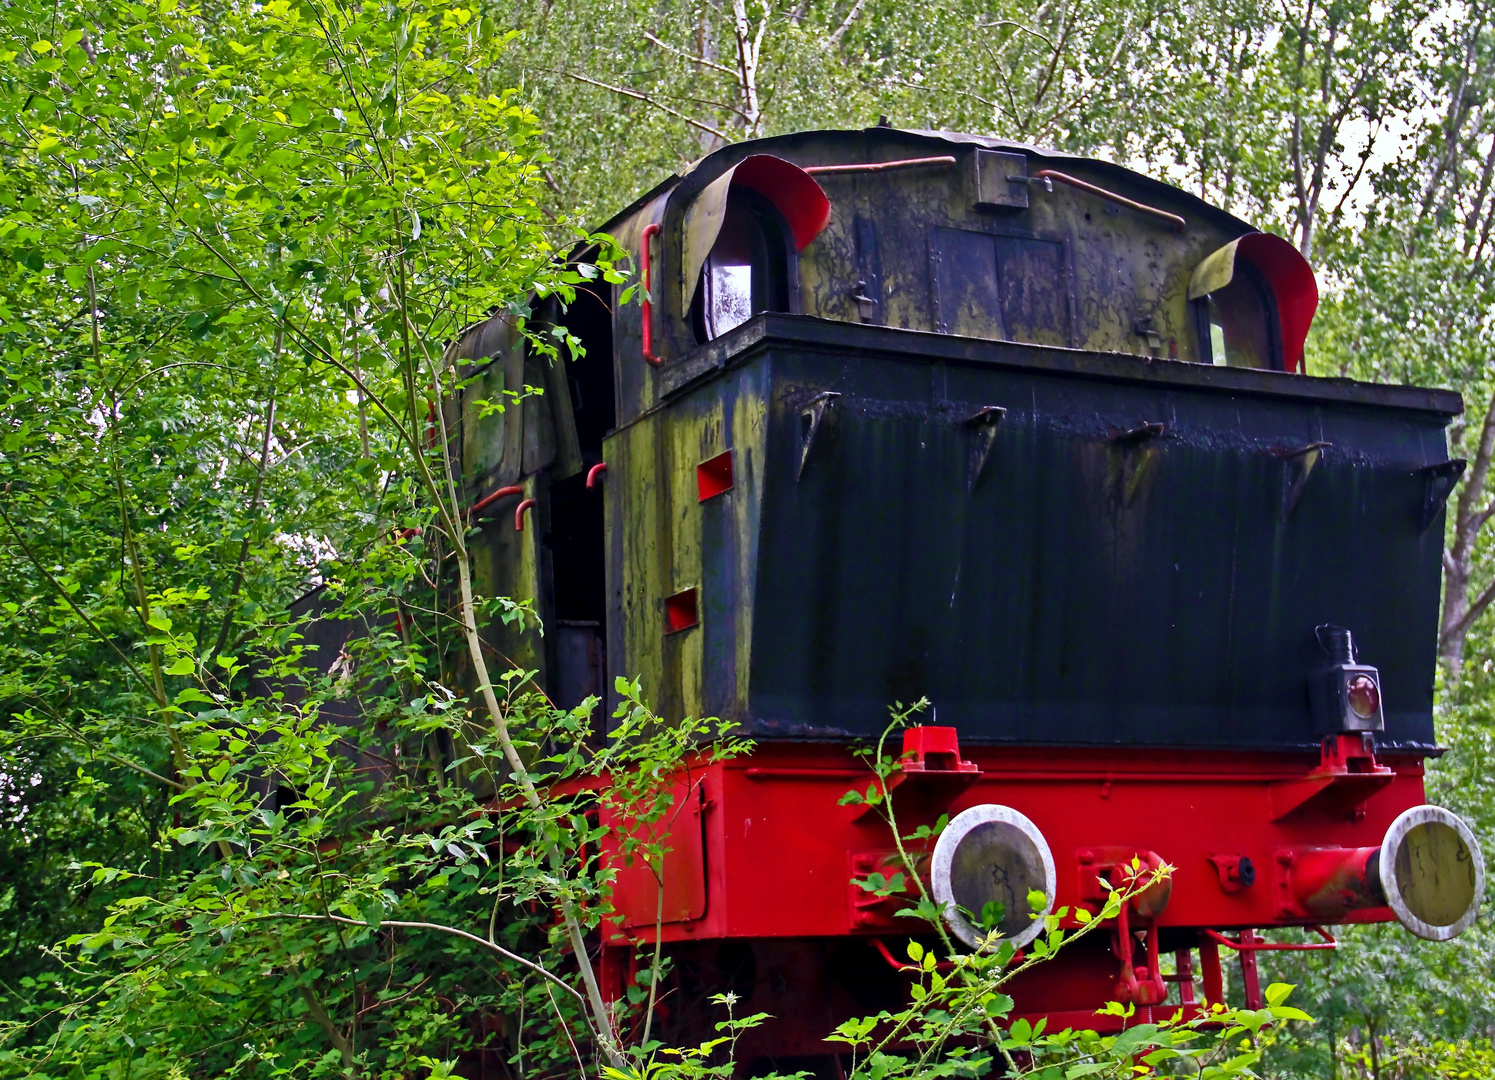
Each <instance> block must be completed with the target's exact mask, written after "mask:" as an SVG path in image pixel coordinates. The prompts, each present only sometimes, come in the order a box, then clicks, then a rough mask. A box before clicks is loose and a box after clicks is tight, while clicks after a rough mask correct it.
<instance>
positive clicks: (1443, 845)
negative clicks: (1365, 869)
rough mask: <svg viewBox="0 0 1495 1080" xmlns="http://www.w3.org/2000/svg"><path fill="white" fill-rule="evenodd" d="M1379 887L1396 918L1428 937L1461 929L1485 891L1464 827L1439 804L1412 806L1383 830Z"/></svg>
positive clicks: (1475, 847) (1481, 866) (1441, 937)
mask: <svg viewBox="0 0 1495 1080" xmlns="http://www.w3.org/2000/svg"><path fill="white" fill-rule="evenodd" d="M1379 869H1380V874H1381V888H1382V890H1383V891H1384V892H1385V894H1386V903H1387V904H1388V905H1389V906H1390V907H1391V910H1392V911H1393V912H1395V913H1396V917H1397V920H1398V921H1399V922H1401V924H1402V925H1403V926H1405V927H1406V928H1407V929H1408V930H1410V931H1411V932H1412V933H1414V934H1416V935H1417V936H1418V937H1420V938H1426V939H1427V940H1429V941H1447V940H1448V939H1449V938H1452V937H1457V936H1458V935H1459V934H1462V933H1463V932H1464V931H1465V930H1467V929H1468V928H1469V926H1470V924H1471V923H1473V922H1474V919H1475V916H1476V915H1477V914H1478V913H1479V902H1480V900H1481V899H1483V898H1484V893H1485V863H1484V856H1483V855H1482V854H1481V853H1480V849H1479V844H1478V843H1477V842H1476V841H1475V839H1474V834H1473V833H1472V832H1471V831H1470V830H1469V826H1468V825H1466V824H1464V822H1463V821H1462V820H1461V819H1460V818H1459V817H1458V816H1457V815H1455V814H1452V813H1450V812H1449V811H1447V810H1445V809H1443V808H1442V807H1441V806H1414V807H1413V808H1412V809H1410V810H1407V811H1404V812H1403V813H1402V815H1401V816H1400V817H1398V818H1397V819H1396V820H1395V821H1394V822H1392V823H1391V828H1390V829H1388V830H1386V840H1385V841H1384V842H1383V843H1382V845H1381V859H1380V867H1379Z"/></svg>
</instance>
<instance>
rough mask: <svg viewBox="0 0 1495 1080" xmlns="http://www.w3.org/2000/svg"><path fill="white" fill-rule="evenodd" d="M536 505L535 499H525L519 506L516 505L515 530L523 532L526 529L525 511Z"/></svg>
mask: <svg viewBox="0 0 1495 1080" xmlns="http://www.w3.org/2000/svg"><path fill="white" fill-rule="evenodd" d="M534 505H535V500H534V499H525V500H524V501H523V502H522V503H520V504H519V505H518V506H516V507H514V531H515V532H523V531H524V512H525V511H526V510H528V509H529V508H530V507H531V506H534Z"/></svg>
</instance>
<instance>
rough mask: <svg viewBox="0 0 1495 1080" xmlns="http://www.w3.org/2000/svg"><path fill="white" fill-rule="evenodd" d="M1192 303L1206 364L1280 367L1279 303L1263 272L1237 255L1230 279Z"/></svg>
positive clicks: (1202, 354) (1279, 369) (1280, 332)
mask: <svg viewBox="0 0 1495 1080" xmlns="http://www.w3.org/2000/svg"><path fill="white" fill-rule="evenodd" d="M1194 304H1195V314H1196V318H1197V319H1198V322H1199V344H1200V354H1201V358H1203V359H1204V361H1205V363H1213V364H1219V365H1222V366H1228V367H1252V368H1267V369H1270V370H1272V371H1281V370H1282V329H1281V325H1280V323H1279V321H1278V318H1277V304H1276V301H1275V299H1274V298H1273V296H1272V288H1271V286H1270V285H1269V284H1268V283H1267V280H1266V278H1264V277H1263V276H1262V274H1261V271H1259V270H1257V269H1256V268H1255V267H1254V266H1251V265H1250V264H1249V263H1246V262H1245V261H1244V260H1241V259H1237V260H1236V263H1235V268H1234V273H1233V274H1232V275H1231V279H1230V282H1229V284H1227V285H1225V286H1224V287H1223V288H1219V289H1216V290H1215V291H1214V292H1212V293H1210V294H1209V295H1207V296H1203V297H1201V298H1200V299H1198V300H1196V301H1194Z"/></svg>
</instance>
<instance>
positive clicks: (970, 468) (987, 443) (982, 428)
mask: <svg viewBox="0 0 1495 1080" xmlns="http://www.w3.org/2000/svg"><path fill="white" fill-rule="evenodd" d="M1006 415H1007V410H1006V409H1004V408H1003V407H1002V406H1000V405H983V406H982V407H981V408H979V409H977V410H976V411H975V412H973V413H972V414H971V415H970V416H968V417H966V418H965V419H964V420H962V421H961V423H962V424H964V425H965V426H966V427H968V428H970V429H971V431H972V433H973V435H974V438H973V440H972V443H971V456H970V461H969V463H968V465H967V468H966V494H967V495H969V494H971V493H972V492H974V491H975V490H976V484H977V483H978V482H979V481H980V480H981V474H982V473H983V472H985V471H986V461H987V458H989V457H990V456H991V448H992V444H993V443H995V442H996V441H997V429H998V428H1000V427H1001V426H1002V420H1003V418H1005V417H1006Z"/></svg>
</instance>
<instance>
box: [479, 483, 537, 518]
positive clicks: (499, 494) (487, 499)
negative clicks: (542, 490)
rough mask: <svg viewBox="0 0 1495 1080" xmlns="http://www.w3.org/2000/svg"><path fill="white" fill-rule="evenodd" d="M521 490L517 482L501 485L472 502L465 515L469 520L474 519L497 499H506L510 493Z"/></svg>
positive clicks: (516, 492) (513, 493) (516, 493)
mask: <svg viewBox="0 0 1495 1080" xmlns="http://www.w3.org/2000/svg"><path fill="white" fill-rule="evenodd" d="M523 490H524V488H522V487H520V486H519V485H517V484H515V485H513V486H511V487H501V488H499V489H498V490H497V491H495V492H492V493H491V494H488V495H484V496H483V497H482V498H481V499H479V500H478V501H477V502H475V503H473V504H472V509H470V510H468V511H467V516H468V518H469V519H470V520H473V521H476V520H477V516H478V515H479V514H481V513H482V512H483V511H484V510H486V509H488V507H490V506H492V505H493V504H494V503H496V502H498V500H499V499H506V498H508V497H509V496H510V495H518V494H519V493H520V492H521V491H523Z"/></svg>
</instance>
